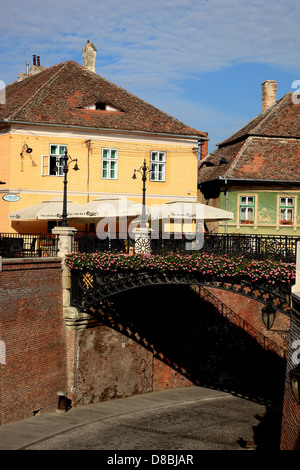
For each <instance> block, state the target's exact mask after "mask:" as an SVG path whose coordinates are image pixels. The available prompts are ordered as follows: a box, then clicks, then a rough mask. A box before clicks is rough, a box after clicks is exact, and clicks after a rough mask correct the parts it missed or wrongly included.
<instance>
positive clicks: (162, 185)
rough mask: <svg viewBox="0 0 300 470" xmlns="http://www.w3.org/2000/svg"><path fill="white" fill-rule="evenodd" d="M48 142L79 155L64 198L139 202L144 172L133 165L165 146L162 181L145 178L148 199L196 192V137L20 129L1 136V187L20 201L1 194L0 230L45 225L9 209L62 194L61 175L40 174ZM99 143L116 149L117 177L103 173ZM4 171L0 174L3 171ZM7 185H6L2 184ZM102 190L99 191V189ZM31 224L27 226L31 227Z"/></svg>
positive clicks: (41, 228)
mask: <svg viewBox="0 0 300 470" xmlns="http://www.w3.org/2000/svg"><path fill="white" fill-rule="evenodd" d="M25 144H26V145H27V146H28V147H31V148H32V150H33V151H32V153H30V154H27V153H26V152H23V153H22V149H23V148H24V145H25ZM50 144H61V145H67V147H68V154H69V155H70V156H71V157H72V158H73V159H75V158H77V159H78V166H79V168H80V171H77V172H75V171H73V170H72V168H73V165H72V164H71V165H70V169H69V172H68V199H70V200H72V201H74V202H78V203H81V204H84V203H86V202H88V201H91V200H93V199H96V198H99V197H102V196H103V194H102V193H105V196H108V195H110V194H111V195H112V196H113V195H115V194H117V195H124V196H127V197H128V198H130V199H132V200H134V201H137V202H142V176H141V175H140V174H139V173H137V179H136V180H133V179H132V175H133V171H134V169H139V168H140V167H141V166H142V165H143V161H144V159H146V162H147V165H148V166H150V151H151V150H160V151H166V152H167V159H166V181H165V182H150V181H149V176H148V177H147V182H146V204H147V205H150V204H155V205H159V204H163V203H165V202H167V201H168V200H172V199H174V198H175V199H180V198H182V197H189V198H194V199H195V200H196V198H197V155H196V154H195V152H194V151H193V150H192V147H193V146H195V142H194V143H193V144H192V143H191V144H190V145H189V146H187V145H186V144H185V145H181V144H177V145H176V144H170V143H169V142H168V143H161V142H157V141H155V140H153V142H149V137H148V141H147V142H142V141H141V139H140V138H139V140H138V141H137V142H135V141H134V140H133V138H131V139H130V140H126V139H123V140H117V139H111V140H108V139H107V138H106V139H105V140H103V141H102V140H100V139H99V138H97V139H91V140H89V139H88V140H86V139H84V138H78V137H63V136H61V135H59V136H57V137H50V136H42V135H41V136H40V135H36V133H35V134H33V135H31V134H30V133H28V134H27V135H24V134H23V135H20V134H18V133H16V134H14V133H12V134H11V135H4V136H1V154H0V155H1V164H0V165H1V166H0V171H1V173H0V175H1V177H0V179H4V178H5V177H6V181H7V184H6V185H5V186H4V185H3V186H2V187H0V191H1V192H2V194H3V192H4V191H6V190H8V189H9V191H10V192H13V193H17V194H19V196H20V201H18V202H10V203H9V202H5V205H4V207H3V200H2V198H1V203H0V204H1V205H0V211H1V212H0V215H1V219H0V232H14V231H18V232H20V231H23V230H24V231H27V232H36V231H44V230H45V223H42V222H41V223H34V230H33V224H30V223H29V224H28V223H25V224H24V223H21V228H20V224H17V223H16V222H14V223H12V222H11V221H9V220H8V213H9V212H12V211H15V210H18V209H21V208H24V207H28V206H31V205H33V204H37V203H38V202H41V201H43V200H46V199H51V198H54V197H59V196H61V197H62V195H63V177H58V176H43V175H42V155H49V152H50ZM102 148H115V149H118V179H117V180H105V179H102V178H101V155H102ZM2 174H3V176H2ZM4 188H5V189H4ZM99 193H100V194H101V195H100V194H99ZM29 225H30V227H29Z"/></svg>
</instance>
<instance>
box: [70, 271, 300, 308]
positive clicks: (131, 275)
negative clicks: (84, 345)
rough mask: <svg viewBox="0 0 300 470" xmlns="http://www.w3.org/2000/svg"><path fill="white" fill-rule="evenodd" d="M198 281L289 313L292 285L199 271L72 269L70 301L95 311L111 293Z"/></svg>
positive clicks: (76, 305)
mask: <svg viewBox="0 0 300 470" xmlns="http://www.w3.org/2000/svg"><path fill="white" fill-rule="evenodd" d="M174 284H175V285H176V284H186V285H198V286H203V287H210V288H216V289H223V290H226V291H229V292H232V293H235V294H239V295H242V296H245V297H248V298H250V299H254V300H256V301H258V302H261V303H262V304H265V305H268V306H271V307H273V308H274V309H275V310H277V311H280V312H282V313H284V314H285V315H287V316H290V296H291V286H290V285H286V286H285V285H283V284H280V285H279V286H278V285H277V286H276V287H270V286H269V285H263V284H261V283H255V282H251V281H250V280H243V279H230V277H223V278H216V277H214V276H213V275H210V276H208V275H203V274H199V273H197V272H196V271H194V272H189V271H188V270H186V271H176V270H173V271H171V270H170V271H167V272H164V273H162V272H159V270H149V271H147V270H145V271H135V270H128V271H126V270H124V271H120V272H110V271H105V272H104V271H94V270H88V269H82V270H72V283H71V305H72V306H74V307H76V308H77V309H78V311H80V312H83V311H85V312H86V313H89V314H91V315H93V313H94V312H95V308H96V306H97V305H99V304H101V302H103V301H104V300H106V299H108V298H109V297H111V296H114V295H118V294H121V293H123V292H125V291H128V290H132V289H138V288H140V287H147V286H154V285H174Z"/></svg>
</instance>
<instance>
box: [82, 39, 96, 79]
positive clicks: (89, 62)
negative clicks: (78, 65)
mask: <svg viewBox="0 0 300 470" xmlns="http://www.w3.org/2000/svg"><path fill="white" fill-rule="evenodd" d="M96 55H97V49H96V47H95V46H94V44H92V43H91V42H90V41H87V43H86V45H85V46H84V48H83V49H82V58H83V66H84V67H86V68H87V69H89V70H90V71H91V72H94V73H95V71H96Z"/></svg>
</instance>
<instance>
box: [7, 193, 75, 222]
mask: <svg viewBox="0 0 300 470" xmlns="http://www.w3.org/2000/svg"><path fill="white" fill-rule="evenodd" d="M62 211H63V199H62V198H53V199H49V200H46V201H42V202H39V203H38V204H34V205H33V206H29V207H25V208H24V209H19V210H17V211H14V212H10V214H8V218H9V219H10V220H23V221H24V220H59V219H61V218H62ZM67 212H68V218H70V219H71V218H76V217H80V216H81V215H82V205H81V204H76V203H75V202H73V201H67Z"/></svg>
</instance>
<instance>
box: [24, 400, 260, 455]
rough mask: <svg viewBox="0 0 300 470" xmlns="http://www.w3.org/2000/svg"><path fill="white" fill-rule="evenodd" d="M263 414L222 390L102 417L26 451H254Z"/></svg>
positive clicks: (257, 405)
mask: <svg viewBox="0 0 300 470" xmlns="http://www.w3.org/2000/svg"><path fill="white" fill-rule="evenodd" d="M265 415H266V407H265V406H264V405H262V404H259V403H255V402H252V401H249V400H245V399H242V398H239V397H235V396H232V395H230V394H228V395H224V396H219V397H209V398H204V399H199V400H194V401H190V402H187V403H175V404H170V405H167V406H164V407H161V408H156V409H148V410H144V411H136V412H133V413H130V414H124V415H121V416H115V417H108V418H106V419H104V420H101V421H98V422H93V423H90V424H86V425H83V426H81V427H77V428H76V429H73V430H70V431H66V432H64V433H63V434H60V435H56V436H54V437H50V438H48V439H45V440H43V441H42V442H39V443H36V444H32V445H29V446H27V447H26V449H28V450H116V449H118V450H157V451H158V450H174V451H175V450H252V449H253V450H254V449H256V448H257V447H256V446H255V441H256V444H257V439H258V438H261V436H262V433H261V432H259V430H260V429H261V425H262V422H263V420H264V417H265ZM259 436H260V437H259Z"/></svg>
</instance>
